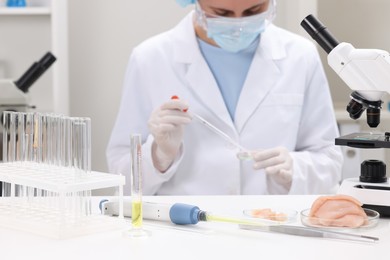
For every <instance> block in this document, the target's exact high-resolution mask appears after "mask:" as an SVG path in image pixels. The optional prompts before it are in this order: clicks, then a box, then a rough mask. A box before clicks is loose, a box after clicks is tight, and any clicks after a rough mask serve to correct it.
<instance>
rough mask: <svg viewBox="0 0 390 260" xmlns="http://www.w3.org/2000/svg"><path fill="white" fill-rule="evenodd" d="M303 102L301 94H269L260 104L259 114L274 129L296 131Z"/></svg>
mask: <svg viewBox="0 0 390 260" xmlns="http://www.w3.org/2000/svg"><path fill="white" fill-rule="evenodd" d="M303 103H304V95H303V94H296V93H292V94H270V95H268V97H267V98H266V99H265V100H264V101H263V103H262V104H261V105H260V107H259V109H260V111H261V112H260V114H263V115H264V117H263V118H264V119H263V120H266V122H268V123H269V124H272V125H273V127H275V129H289V130H290V131H298V128H299V122H300V120H301V114H302V109H303Z"/></svg>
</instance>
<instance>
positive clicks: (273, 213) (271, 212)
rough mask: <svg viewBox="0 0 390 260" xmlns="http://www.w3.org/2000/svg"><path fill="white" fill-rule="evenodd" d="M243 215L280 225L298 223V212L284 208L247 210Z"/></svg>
mask: <svg viewBox="0 0 390 260" xmlns="http://www.w3.org/2000/svg"><path fill="white" fill-rule="evenodd" d="M243 214H244V215H245V216H247V217H251V218H257V219H264V220H268V221H271V222H275V223H278V224H285V223H291V222H294V221H296V219H297V215H298V212H297V211H296V210H292V209H283V208H255V209H245V210H244V211H243Z"/></svg>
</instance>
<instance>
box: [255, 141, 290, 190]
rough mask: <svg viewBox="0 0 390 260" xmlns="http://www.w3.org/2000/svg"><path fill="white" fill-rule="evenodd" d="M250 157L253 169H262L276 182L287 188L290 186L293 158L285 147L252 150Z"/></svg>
mask: <svg viewBox="0 0 390 260" xmlns="http://www.w3.org/2000/svg"><path fill="white" fill-rule="evenodd" d="M252 158H253V160H254V165H253V168H254V169H256V170H259V169H264V171H265V173H266V174H268V175H269V176H270V177H271V178H273V179H274V180H275V181H276V182H278V183H279V184H281V185H283V186H284V187H286V188H288V189H289V188H290V187H291V182H292V175H293V160H292V158H291V155H290V153H289V151H288V150H287V149H286V148H285V147H276V148H271V149H266V150H260V151H254V152H253V153H252Z"/></svg>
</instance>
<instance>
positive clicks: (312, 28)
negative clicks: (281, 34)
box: [301, 14, 339, 54]
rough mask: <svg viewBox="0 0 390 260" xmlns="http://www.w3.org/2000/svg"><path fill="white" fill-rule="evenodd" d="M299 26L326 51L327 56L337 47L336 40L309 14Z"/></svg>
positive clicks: (337, 42)
mask: <svg viewBox="0 0 390 260" xmlns="http://www.w3.org/2000/svg"><path fill="white" fill-rule="evenodd" d="M301 26H302V27H303V28H304V29H305V30H306V32H307V33H308V34H309V35H310V36H311V37H312V38H313V39H314V40H315V41H316V42H317V43H318V44H319V45H320V46H321V47H322V48H323V49H324V50H325V51H326V53H328V54H329V53H330V52H331V51H332V50H333V49H334V48H335V47H336V46H337V45H339V41H338V40H336V38H334V37H333V35H332V34H331V33H330V32H329V31H328V29H327V28H326V26H325V25H323V24H322V23H321V22H320V21H319V20H318V19H317V18H315V17H314V16H313V15H311V14H310V15H308V16H306V18H305V19H303V21H302V22H301Z"/></svg>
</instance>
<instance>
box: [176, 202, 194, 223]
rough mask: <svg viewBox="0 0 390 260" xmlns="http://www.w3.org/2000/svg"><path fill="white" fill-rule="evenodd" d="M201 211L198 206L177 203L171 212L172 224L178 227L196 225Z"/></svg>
mask: <svg viewBox="0 0 390 260" xmlns="http://www.w3.org/2000/svg"><path fill="white" fill-rule="evenodd" d="M199 212H200V209H199V208H198V207H197V206H193V205H188V204H182V203H175V204H173V206H172V207H171V209H170V210H169V217H170V219H171V221H172V223H175V224H178V225H187V224H196V223H198V222H199V219H198V215H199Z"/></svg>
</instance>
